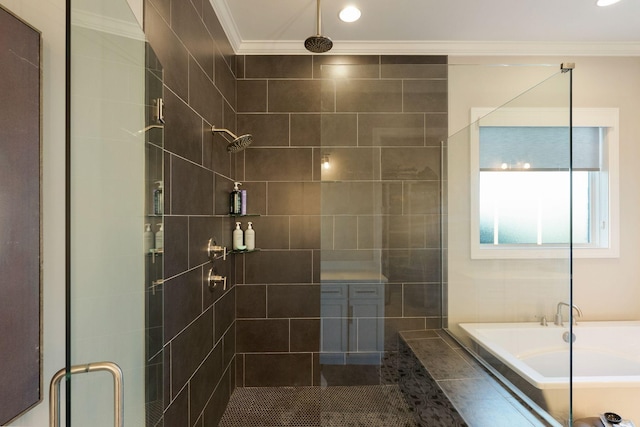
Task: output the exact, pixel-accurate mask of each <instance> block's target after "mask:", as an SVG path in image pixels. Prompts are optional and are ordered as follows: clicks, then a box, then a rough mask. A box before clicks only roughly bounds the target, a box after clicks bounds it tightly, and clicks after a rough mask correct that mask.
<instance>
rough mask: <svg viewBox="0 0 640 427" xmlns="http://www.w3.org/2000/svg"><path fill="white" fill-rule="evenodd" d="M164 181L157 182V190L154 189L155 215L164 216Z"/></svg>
mask: <svg viewBox="0 0 640 427" xmlns="http://www.w3.org/2000/svg"><path fill="white" fill-rule="evenodd" d="M162 189H163V188H162V181H156V188H154V189H153V214H154V215H162V209H163V207H164V198H163V197H162Z"/></svg>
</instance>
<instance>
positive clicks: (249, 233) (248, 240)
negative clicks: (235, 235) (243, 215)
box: [244, 222, 256, 251]
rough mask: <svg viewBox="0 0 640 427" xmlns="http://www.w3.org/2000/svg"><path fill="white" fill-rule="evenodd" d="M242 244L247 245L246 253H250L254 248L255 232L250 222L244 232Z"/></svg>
mask: <svg viewBox="0 0 640 427" xmlns="http://www.w3.org/2000/svg"><path fill="white" fill-rule="evenodd" d="M244 244H245V245H247V250H248V251H252V250H254V249H255V248H256V232H255V230H254V229H253V225H252V224H251V222H249V225H248V226H247V229H246V230H245V232H244Z"/></svg>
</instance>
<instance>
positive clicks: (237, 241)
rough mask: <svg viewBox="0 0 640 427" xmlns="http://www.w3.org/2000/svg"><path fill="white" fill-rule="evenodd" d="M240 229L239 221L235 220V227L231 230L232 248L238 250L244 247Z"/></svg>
mask: <svg viewBox="0 0 640 427" xmlns="http://www.w3.org/2000/svg"><path fill="white" fill-rule="evenodd" d="M242 235H243V233H242V229H241V228H240V223H239V222H236V229H235V230H233V250H235V251H238V250H241V249H244V248H245V246H244V245H243V244H242V237H243V236H242Z"/></svg>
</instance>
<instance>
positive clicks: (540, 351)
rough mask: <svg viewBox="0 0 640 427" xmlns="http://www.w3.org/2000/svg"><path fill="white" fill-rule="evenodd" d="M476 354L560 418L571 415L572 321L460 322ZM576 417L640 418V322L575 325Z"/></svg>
mask: <svg viewBox="0 0 640 427" xmlns="http://www.w3.org/2000/svg"><path fill="white" fill-rule="evenodd" d="M459 326H460V327H461V328H462V329H463V330H464V331H465V332H466V333H467V334H468V335H469V337H470V338H471V339H472V340H473V342H474V343H475V344H477V347H476V348H475V349H476V351H477V353H478V354H480V356H482V357H483V359H485V361H486V362H488V363H489V364H491V365H492V366H493V367H494V368H495V369H497V370H498V371H499V372H500V373H501V374H502V375H503V376H505V377H506V378H507V379H508V380H509V381H510V382H511V383H513V384H514V385H515V386H516V387H517V388H518V389H520V390H521V391H522V392H524V393H525V394H527V395H528V396H529V397H530V398H531V399H532V400H533V401H534V402H536V403H537V404H538V405H539V406H541V407H542V408H543V409H544V410H546V411H547V412H548V413H549V414H551V416H553V417H554V418H555V419H557V420H558V421H560V422H562V423H565V422H566V420H567V419H568V414H569V344H568V343H567V342H565V341H564V340H563V334H565V332H568V330H569V328H568V326H564V327H560V326H555V325H553V324H549V325H548V326H541V325H540V324H538V323H461V324H460V325H459ZM573 333H574V335H575V342H574V344H573V419H579V418H582V417H590V416H597V415H598V414H600V413H603V412H607V411H610V412H616V413H618V414H620V415H622V416H623V417H624V418H628V419H632V420H634V421H635V423H636V424H637V423H639V422H640V321H625V322H617V321H615V322H580V323H579V324H578V325H577V326H574V327H573Z"/></svg>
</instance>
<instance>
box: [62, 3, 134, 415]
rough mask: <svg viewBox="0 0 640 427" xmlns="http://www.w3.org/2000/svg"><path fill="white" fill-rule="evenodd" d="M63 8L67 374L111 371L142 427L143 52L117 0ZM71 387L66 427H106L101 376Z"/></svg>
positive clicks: (108, 403)
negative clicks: (108, 366) (67, 31)
mask: <svg viewBox="0 0 640 427" xmlns="http://www.w3.org/2000/svg"><path fill="white" fill-rule="evenodd" d="M71 3H72V5H71V36H70V37H71V40H70V43H71V54H70V57H71V65H70V73H71V83H70V87H69V88H68V90H69V91H70V105H71V113H70V119H69V120H70V123H69V124H70V147H69V149H70V154H69V156H70V157H69V158H68V162H69V164H68V166H67V167H68V173H69V175H70V177H69V194H68V197H69V206H68V216H69V221H70V227H69V233H70V237H69V242H70V243H69V245H70V255H69V261H68V262H69V265H70V266H69V270H68V271H69V273H68V274H69V279H68V290H67V292H68V301H69V303H68V304H69V305H68V312H67V324H68V336H67V355H68V356H67V360H68V362H67V363H68V365H69V366H67V368H68V369H69V368H70V366H78V365H90V364H92V363H96V362H112V363H115V364H116V365H117V366H119V368H120V369H121V370H122V373H123V378H124V388H123V390H124V425H126V426H136V427H137V426H143V425H145V286H144V283H145V261H144V260H145V257H144V255H143V231H144V223H145V222H146V221H145V218H144V214H145V168H144V164H145V131H144V129H145V126H146V123H145V115H146V111H145V108H146V107H145V104H146V102H145V95H146V94H145V47H146V43H145V38H144V34H143V32H142V30H141V29H140V26H139V24H138V23H137V21H136V20H135V18H134V16H133V13H132V12H131V10H130V8H129V6H128V4H127V3H126V1H125V0H118V1H112V0H104V1H103V0H78V1H75V0H74V1H72V2H71ZM70 383H71V387H70V388H71V394H70V395H69V394H67V396H68V397H69V396H70V407H71V412H70V413H67V414H66V417H67V423H68V424H69V423H70V424H71V425H74V426H95V427H98V426H113V425H114V415H113V414H114V402H113V400H114V399H113V393H114V389H113V387H114V385H113V380H112V378H111V376H110V375H108V374H107V373H105V372H98V373H88V374H82V375H73V376H71V378H70ZM67 384H69V383H67ZM67 404H69V402H67Z"/></svg>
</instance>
